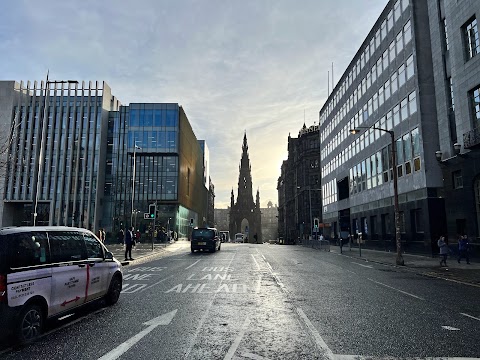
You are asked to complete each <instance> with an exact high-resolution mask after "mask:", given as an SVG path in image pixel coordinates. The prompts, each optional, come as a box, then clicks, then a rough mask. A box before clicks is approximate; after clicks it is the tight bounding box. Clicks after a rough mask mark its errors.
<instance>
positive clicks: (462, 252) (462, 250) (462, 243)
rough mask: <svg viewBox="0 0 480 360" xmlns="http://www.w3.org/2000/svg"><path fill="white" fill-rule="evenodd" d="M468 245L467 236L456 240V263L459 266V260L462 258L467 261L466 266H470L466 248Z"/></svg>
mask: <svg viewBox="0 0 480 360" xmlns="http://www.w3.org/2000/svg"><path fill="white" fill-rule="evenodd" d="M469 246H470V244H469V242H468V238H467V235H463V236H462V237H461V238H460V239H459V240H458V259H457V261H458V263H459V264H460V260H462V258H465V260H467V264H470V258H469V257H468V248H469Z"/></svg>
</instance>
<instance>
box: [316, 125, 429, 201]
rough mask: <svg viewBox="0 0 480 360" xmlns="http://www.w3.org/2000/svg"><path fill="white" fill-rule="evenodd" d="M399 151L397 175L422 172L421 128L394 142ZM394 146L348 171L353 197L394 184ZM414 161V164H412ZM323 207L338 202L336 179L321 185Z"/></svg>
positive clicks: (382, 150) (380, 151)
mask: <svg viewBox="0 0 480 360" xmlns="http://www.w3.org/2000/svg"><path fill="white" fill-rule="evenodd" d="M395 144H396V151H397V154H396V155H397V164H396V165H397V166H396V168H397V175H398V177H402V176H404V175H408V174H411V173H413V172H414V171H419V170H420V168H421V161H420V133H419V130H418V128H415V129H413V130H411V131H410V132H408V133H406V134H404V135H403V136H402V137H400V138H398V139H397V140H396V142H395ZM391 150H392V149H391V145H389V146H386V147H384V148H383V149H381V150H379V151H377V152H376V153H374V154H372V155H371V156H369V157H368V158H366V159H364V160H363V161H361V162H360V163H358V164H357V165H355V166H353V167H352V168H351V169H350V170H349V189H350V194H351V195H353V194H356V193H359V192H362V191H364V190H368V189H372V188H374V187H376V186H379V185H382V184H383V183H386V182H388V181H391V180H393V165H392V161H391V159H392V151H391ZM412 160H413V161H412ZM322 201H323V205H328V204H331V203H333V202H336V201H337V182H336V178H335V179H333V180H331V181H329V182H327V183H325V184H324V185H322Z"/></svg>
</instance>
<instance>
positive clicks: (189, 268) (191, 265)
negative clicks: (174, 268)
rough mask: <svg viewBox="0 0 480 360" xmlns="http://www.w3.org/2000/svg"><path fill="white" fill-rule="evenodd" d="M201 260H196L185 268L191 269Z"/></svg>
mask: <svg viewBox="0 0 480 360" xmlns="http://www.w3.org/2000/svg"><path fill="white" fill-rule="evenodd" d="M199 262H200V260H197V261H195V262H194V263H193V264H192V265H190V266H189V267H187V268H185V270H188V269H190V268H191V267H192V266H195V265H197V264H198V263H199Z"/></svg>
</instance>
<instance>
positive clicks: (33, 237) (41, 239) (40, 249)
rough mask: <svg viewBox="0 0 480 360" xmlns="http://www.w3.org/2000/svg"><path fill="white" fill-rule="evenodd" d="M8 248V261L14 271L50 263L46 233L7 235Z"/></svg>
mask: <svg viewBox="0 0 480 360" xmlns="http://www.w3.org/2000/svg"><path fill="white" fill-rule="evenodd" d="M7 248H8V256H7V259H8V260H7V261H8V263H9V267H10V268H12V269H14V268H21V267H28V266H36V265H43V264H48V263H49V262H50V258H49V257H50V256H49V252H48V241H47V235H46V234H45V233H41V232H21V233H16V234H10V235H7Z"/></svg>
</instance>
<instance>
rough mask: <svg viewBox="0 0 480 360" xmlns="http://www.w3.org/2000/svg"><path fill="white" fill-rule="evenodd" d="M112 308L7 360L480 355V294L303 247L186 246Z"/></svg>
mask: <svg viewBox="0 0 480 360" xmlns="http://www.w3.org/2000/svg"><path fill="white" fill-rule="evenodd" d="M124 275H125V278H124V284H123V291H122V295H121V297H120V300H119V302H118V303H117V304H116V305H115V306H113V307H104V306H103V304H101V303H97V304H93V305H91V306H89V307H88V308H86V309H83V310H81V311H78V312H77V313H76V314H74V315H72V316H70V317H67V318H65V319H60V320H56V321H51V322H49V325H48V333H47V334H45V335H44V336H43V337H42V338H41V339H40V340H39V341H37V342H36V343H34V344H31V345H29V346H25V347H22V348H17V349H12V348H6V349H5V348H4V349H3V350H1V351H0V358H1V359H75V360H79V359H102V360H112V359H117V358H121V359H122V360H123V359H135V360H140V359H254V360H266V359H327V358H336V359H354V358H359V357H364V358H371V357H381V358H385V357H389V358H392V357H395V358H420V357H422V358H423V357H457V358H459V357H465V358H467V357H468V358H474V357H480V302H479V298H480V288H479V287H475V286H469V285H464V284H459V283H454V282H447V281H444V280H441V279H432V278H429V277H424V276H419V275H415V274H414V273H412V272H408V271H404V270H401V269H398V268H396V267H391V266H385V265H380V264H376V263H375V264H374V263H366V262H363V261H359V260H357V259H352V258H350V257H347V256H343V255H340V254H337V253H333V252H321V251H318V250H312V249H308V248H304V247H299V246H278V245H253V244H222V249H221V251H219V252H216V253H195V254H191V253H190V248H189V243H188V242H178V243H176V244H173V245H171V246H169V247H168V248H167V251H166V252H162V253H161V254H159V255H158V256H157V258H152V257H150V258H149V259H148V261H147V260H145V262H144V263H136V264H132V265H129V266H126V267H124Z"/></svg>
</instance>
